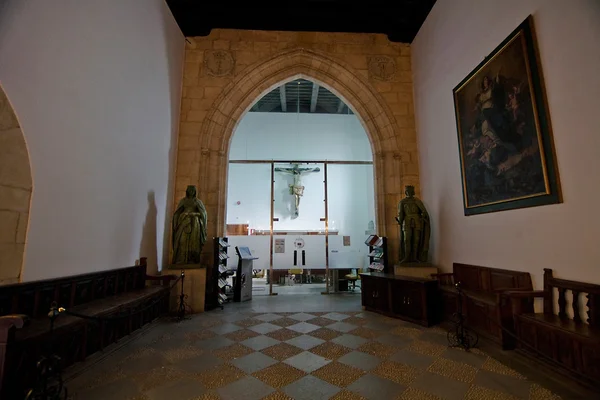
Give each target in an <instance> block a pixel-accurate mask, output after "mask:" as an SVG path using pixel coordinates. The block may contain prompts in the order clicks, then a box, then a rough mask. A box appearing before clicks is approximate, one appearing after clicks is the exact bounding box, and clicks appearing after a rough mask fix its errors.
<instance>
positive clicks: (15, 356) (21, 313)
mask: <svg viewBox="0 0 600 400" xmlns="http://www.w3.org/2000/svg"><path fill="white" fill-rule="evenodd" d="M146 268H147V263H146V258H141V259H140V265H137V266H133V267H127V268H120V269H115V270H109V271H101V272H94V273H89V274H83V275H77V276H70V277H64V278H58V279H49V280H43V281H36V282H26V283H18V284H12V285H7V286H0V398H7V399H12V398H14V399H21V398H24V397H25V393H26V391H27V390H28V389H29V388H31V386H32V385H33V384H34V383H35V378H36V363H37V361H38V360H39V359H40V357H42V356H43V355H49V354H56V355H58V356H60V357H61V358H62V363H63V365H62V366H63V368H64V367H67V366H69V365H71V364H73V363H75V362H78V361H83V360H84V359H85V358H86V357H87V356H88V355H90V354H92V353H94V352H96V351H98V350H102V349H103V348H104V347H105V346H106V345H108V344H110V343H113V342H115V341H118V340H119V339H120V338H122V337H124V336H126V335H128V334H130V333H131V332H133V331H134V330H136V329H138V328H141V327H142V326H143V325H145V324H146V323H148V322H150V321H152V320H153V319H155V318H156V317H158V316H159V315H161V314H163V313H166V312H168V309H169V288H170V284H169V283H170V281H172V280H174V279H176V277H175V276H173V275H166V276H149V275H147V274H146ZM149 283H154V284H153V285H151V284H149ZM54 302H55V303H56V305H57V306H58V307H64V308H65V309H66V310H67V311H68V312H73V313H79V314H83V315H86V316H91V317H96V319H95V320H93V319H92V320H90V319H85V318H79V317H76V316H73V315H68V313H64V312H63V313H61V314H60V315H59V316H58V317H57V318H56V320H55V322H54V329H53V332H52V334H51V333H50V319H49V318H48V313H49V311H50V308H51V306H52V304H53V303H54Z"/></svg>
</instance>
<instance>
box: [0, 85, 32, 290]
mask: <svg viewBox="0 0 600 400" xmlns="http://www.w3.org/2000/svg"><path fill="white" fill-rule="evenodd" d="M31 190H32V179H31V168H30V166H29V154H28V152H27V146H26V144H25V138H24V137H23V132H22V131H21V128H20V127H19V122H18V121H17V118H16V116H15V113H14V112H13V109H12V107H11V105H10V103H9V102H8V99H7V98H6V95H5V94H4V91H3V90H2V89H1V88H0V285H2V284H9V283H14V282H18V281H19V277H20V276H21V269H22V267H23V259H24V258H23V257H24V253H25V242H26V239H27V225H28V224H29V205H30V201H31Z"/></svg>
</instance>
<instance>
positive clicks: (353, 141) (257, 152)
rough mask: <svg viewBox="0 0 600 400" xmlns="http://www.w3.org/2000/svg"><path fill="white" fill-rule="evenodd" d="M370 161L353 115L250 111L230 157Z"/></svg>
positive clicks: (237, 132)
mask: <svg viewBox="0 0 600 400" xmlns="http://www.w3.org/2000/svg"><path fill="white" fill-rule="evenodd" d="M273 157H277V158H276V159H278V160H306V161H308V160H321V161H322V160H329V161H333V160H337V161H339V160H344V161H372V160H373V152H372V150H371V144H370V143H369V138H368V137H367V134H366V133H365V129H364V128H363V127H362V125H361V123H360V121H359V120H358V118H357V117H356V115H353V114H349V115H345V114H308V113H300V114H297V113H262V112H249V113H246V115H244V118H242V120H241V121H240V123H239V125H238V126H237V128H236V130H235V132H234V136H233V138H232V139H231V147H230V150H229V159H230V160H271V159H273Z"/></svg>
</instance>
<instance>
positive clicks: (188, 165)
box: [174, 30, 419, 263]
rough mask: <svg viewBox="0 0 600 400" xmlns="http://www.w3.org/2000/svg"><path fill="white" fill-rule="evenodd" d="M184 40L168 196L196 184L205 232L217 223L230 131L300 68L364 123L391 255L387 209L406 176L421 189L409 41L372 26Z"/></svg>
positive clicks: (221, 224)
mask: <svg viewBox="0 0 600 400" xmlns="http://www.w3.org/2000/svg"><path fill="white" fill-rule="evenodd" d="M187 40H188V43H187V44H186V54H185V69H184V78H183V99H182V104H181V124H180V132H179V142H178V155H177V170H176V188H175V193H174V196H175V201H178V200H179V199H180V198H182V197H183V196H184V195H185V189H186V186H187V185H190V184H193V185H197V186H198V193H199V197H200V198H201V199H202V200H203V201H204V203H205V204H206V207H207V211H208V218H209V223H208V225H209V226H208V237H209V240H210V238H212V237H213V236H218V235H222V234H223V233H224V228H225V204H226V199H225V197H226V190H227V184H226V179H227V161H228V152H229V141H230V139H231V137H232V134H233V132H234V130H235V127H236V125H237V122H238V121H239V120H240V119H241V118H242V117H243V115H244V113H245V112H246V110H248V109H249V107H250V106H251V105H252V104H253V103H254V102H255V101H257V100H258V99H259V98H260V97H261V96H262V95H264V94H266V93H267V92H268V91H269V90H272V89H273V88H275V87H277V86H279V85H280V84H282V83H283V82H286V81H290V80H293V79H296V78H298V77H303V78H305V79H309V80H313V81H315V82H317V83H319V84H320V85H322V86H324V87H326V88H327V89H329V90H331V91H332V92H334V93H336V94H337V95H338V96H340V97H341V98H342V99H344V101H345V102H346V103H347V104H348V105H349V106H350V107H351V108H352V109H353V111H354V112H355V113H356V114H357V116H358V117H359V119H360V120H361V122H362V124H363V126H364V127H365V130H366V132H367V134H368V136H369V139H370V141H371V145H372V150H373V154H374V169H375V182H376V183H375V185H376V188H375V193H376V197H377V198H376V212H377V224H378V231H379V234H381V235H386V236H387V237H388V238H389V243H390V256H391V257H390V259H391V262H396V261H397V260H398V248H399V243H398V238H399V230H398V225H397V223H396V221H395V219H394V217H395V216H396V208H397V204H398V201H399V200H400V199H401V198H402V197H403V191H404V190H403V187H404V185H408V184H412V185H414V186H415V188H416V191H417V195H419V171H418V153H417V142H416V132H415V122H414V113H413V93H412V73H411V58H410V46H409V45H408V44H401V43H391V42H389V41H388V40H387V38H386V37H385V36H384V35H377V34H346V33H315V32H266V31H241V30H213V31H212V32H211V34H210V35H209V36H207V37H195V38H188V39H187ZM317 145H318V143H315V146H317ZM265 206H267V205H265ZM211 248H212V246H205V254H204V258H203V262H204V263H210V262H211V260H212V255H211V254H210V251H211Z"/></svg>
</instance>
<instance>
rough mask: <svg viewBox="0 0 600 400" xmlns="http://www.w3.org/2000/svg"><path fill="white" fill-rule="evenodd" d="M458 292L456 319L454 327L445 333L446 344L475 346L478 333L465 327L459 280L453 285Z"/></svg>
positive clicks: (477, 340) (463, 346) (465, 346)
mask: <svg viewBox="0 0 600 400" xmlns="http://www.w3.org/2000/svg"><path fill="white" fill-rule="evenodd" d="M454 286H455V287H456V290H457V292H458V305H457V307H458V309H457V310H456V314H455V315H456V321H455V322H454V324H455V326H454V328H452V329H450V330H449V331H448V334H447V338H448V345H449V346H450V347H462V348H463V349H464V350H466V351H468V350H469V349H471V348H473V347H475V346H477V343H478V342H479V335H477V332H474V331H471V330H470V329H468V328H466V327H465V321H464V315H463V312H462V297H463V293H462V288H461V284H460V282H457V283H456V284H455V285H454Z"/></svg>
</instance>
